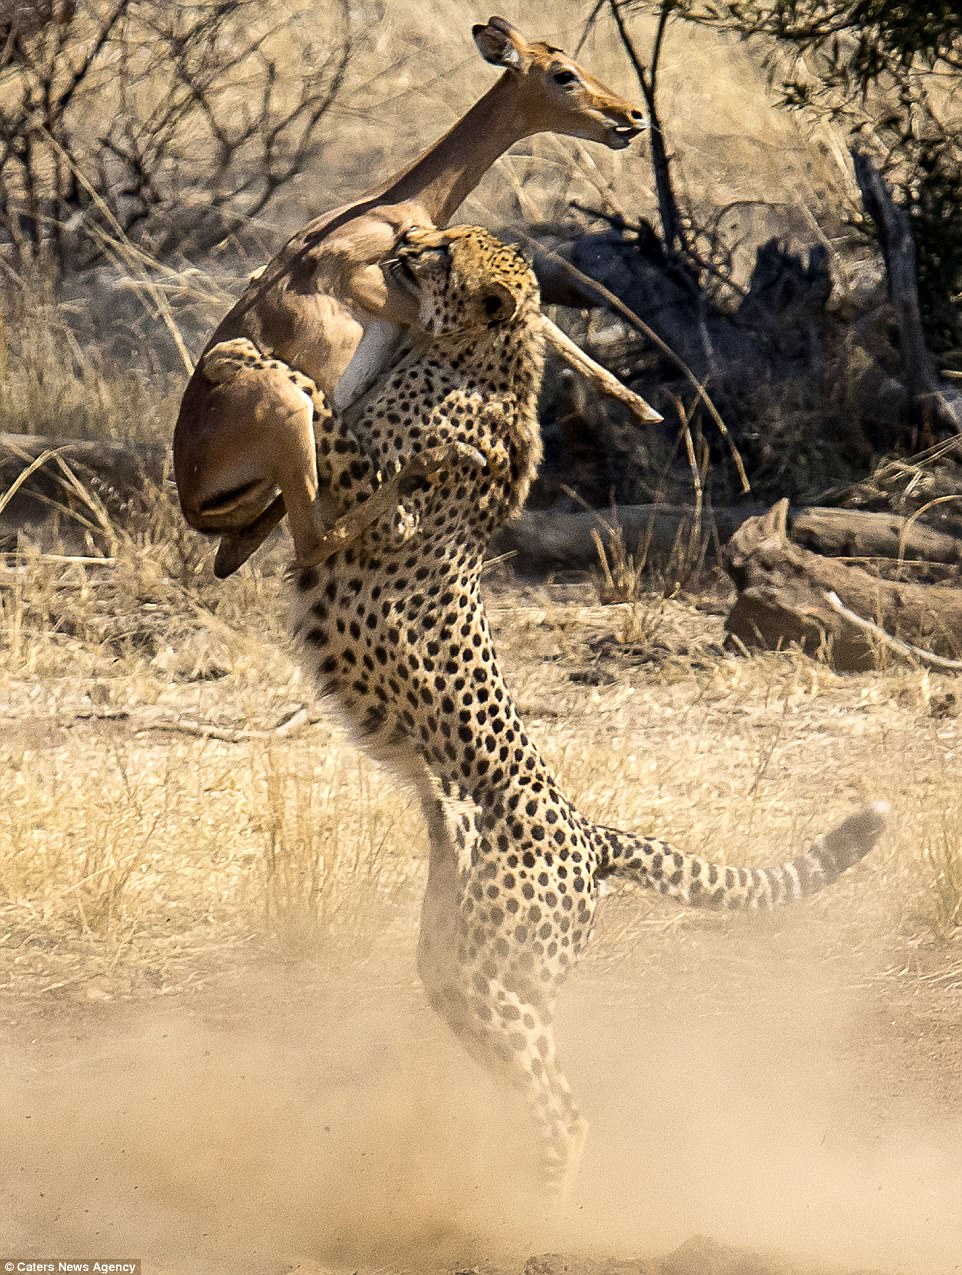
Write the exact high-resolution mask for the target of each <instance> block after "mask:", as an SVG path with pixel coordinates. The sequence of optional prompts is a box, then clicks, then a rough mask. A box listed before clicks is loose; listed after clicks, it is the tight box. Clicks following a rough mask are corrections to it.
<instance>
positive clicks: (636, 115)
mask: <svg viewBox="0 0 962 1275" xmlns="http://www.w3.org/2000/svg"><path fill="white" fill-rule="evenodd" d="M628 114H629V115H630V116H631V118H632V119H633V120H634V121H635V123H636V124H644V122H645V117H644V115H643V114H642V113H641V111H629V112H628Z"/></svg>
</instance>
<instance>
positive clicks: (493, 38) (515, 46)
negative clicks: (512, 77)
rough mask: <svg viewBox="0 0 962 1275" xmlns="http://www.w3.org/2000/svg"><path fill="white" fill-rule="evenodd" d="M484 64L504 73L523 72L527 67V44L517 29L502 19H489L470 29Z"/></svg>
mask: <svg viewBox="0 0 962 1275" xmlns="http://www.w3.org/2000/svg"><path fill="white" fill-rule="evenodd" d="M471 34H472V35H473V36H474V42H475V44H476V45H477V46H478V51H479V52H480V54H481V56H482V57H483V58H484V60H485V62H490V63H491V65H492V66H501V67H504V69H505V70H506V71H523V70H524V69H525V68H526V67H527V65H528V44H527V41H526V40H525V38H524V36H523V35H522V34H521V32H520V31H519V30H518V28H517V27H513V26H512V25H511V23H510V22H507V21H505V19H504V18H497V17H494V18H490V19H489V20H488V21H487V22H482V23H478V24H477V25H476V26H474V27H472V28H471Z"/></svg>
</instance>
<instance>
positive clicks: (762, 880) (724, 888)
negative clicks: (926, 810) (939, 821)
mask: <svg viewBox="0 0 962 1275" xmlns="http://www.w3.org/2000/svg"><path fill="white" fill-rule="evenodd" d="M889 809H890V807H889V803H888V802H887V801H875V802H873V803H872V804H871V805H869V806H865V807H864V808H863V809H862V810H860V811H859V812H858V814H855V815H850V816H849V817H848V819H846V820H845V821H844V822H843V823H840V824H839V825H838V827H837V828H833V829H832V831H831V832H829V833H826V834H825V835H824V836H821V837H818V838H816V840H815V841H813V842H812V844H811V845H810V846H809V847H808V848H807V849H806V850H803V851H802V853H801V854H799V855H797V856H796V857H795V858H794V859H789V860H787V862H785V863H782V864H779V865H778V866H777V867H772V868H732V867H726V866H723V865H721V864H717V863H712V862H710V861H709V860H707V859H701V858H699V857H698V856H697V855H691V854H682V853H681V852H680V851H678V850H675V849H673V848H672V847H671V846H669V845H667V844H666V843H665V842H664V841H656V840H653V839H651V838H648V837H639V836H636V835H634V834H633V833H630V832H619V831H618V830H617V829H614V828H598V829H597V834H598V836H597V841H598V849H599V850H600V851H601V866H600V867H599V869H598V873H597V876H598V877H599V878H601V879H603V878H605V877H608V876H624V877H629V878H631V879H632V880H634V881H637V882H639V883H640V884H641V885H645V886H648V888H649V889H652V890H658V891H660V893H662V894H666V895H669V896H670V897H671V898H674V899H679V900H681V901H682V902H683V903H687V904H690V905H692V906H693V907H703V908H772V907H778V906H780V905H782V904H785V903H794V902H795V901H796V899H800V898H803V897H804V896H805V895H807V894H817V893H818V891H819V890H821V889H823V888H824V887H825V886H827V885H831V884H832V882H833V881H834V880H835V879H836V878H837V877H839V876H840V875H841V874H842V873H843V872H844V871H845V870H846V869H847V868H850V867H852V865H853V864H855V863H858V861H859V860H860V859H862V858H864V857H865V855H867V854H868V852H869V851H870V850H871V849H872V847H873V846H874V845H875V843H876V841H878V839H879V837H880V836H881V835H882V830H883V829H884V827H885V822H886V818H887V816H888V813H889Z"/></svg>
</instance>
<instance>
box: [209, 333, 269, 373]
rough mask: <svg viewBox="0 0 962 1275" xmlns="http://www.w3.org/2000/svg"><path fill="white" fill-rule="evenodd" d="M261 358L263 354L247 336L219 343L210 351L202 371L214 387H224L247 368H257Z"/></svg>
mask: <svg viewBox="0 0 962 1275" xmlns="http://www.w3.org/2000/svg"><path fill="white" fill-rule="evenodd" d="M261 357H262V356H261V352H260V350H258V348H257V346H256V345H255V344H254V342H253V341H249V340H248V339H247V337H246V336H238V337H234V338H233V339H232V340H230V341H218V343H217V344H216V345H215V346H214V347H213V348H212V349H210V350H208V351H207V353H206V354H205V355H204V362H203V364H202V365H201V370H202V371H203V373H204V376H205V377H206V378H207V380H208V381H210V382H211V383H212V384H213V385H223V383H224V382H225V381H230V380H233V378H234V377H235V376H236V375H237V373H238V372H241V371H243V370H244V369H245V368H249V367H255V366H257V364H258V363H259V362H260V360H261Z"/></svg>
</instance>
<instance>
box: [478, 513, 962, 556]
mask: <svg viewBox="0 0 962 1275" xmlns="http://www.w3.org/2000/svg"><path fill="white" fill-rule="evenodd" d="M764 513H765V508H764V507H763V506H760V505H734V506H722V507H720V508H716V509H710V510H703V511H702V513H701V515H700V516H698V515H697V514H696V511H695V510H694V509H692V508H691V507H689V506H685V505H661V504H652V505H619V506H617V507H615V508H612V509H593V510H582V511H579V512H574V513H571V512H566V513H559V512H555V511H551V510H527V511H526V512H525V513H523V514H522V515H521V517H520V518H519V519H518V521H517V522H515V523H513V524H511V525H510V526H508V527H506V528H505V529H504V530H503V531H502V532H501V533H500V535H499V537H498V541H497V549H498V552H500V553H514V554H515V555H516V557H517V559H518V561H519V564H521V565H524V566H526V567H536V566H538V567H555V568H558V567H564V568H569V569H584V568H587V567H591V566H593V565H595V564H596V563H597V551H596V549H595V547H594V542H593V540H592V532H593V531H597V532H599V533H600V534H601V535H602V538H604V536H605V534H606V531H611V530H613V529H619V530H620V534H621V536H622V538H623V540H624V543H625V546H626V548H627V549H628V550H629V551H630V552H631V553H633V554H635V556H636V559H637V556H638V553H639V552H641V553H644V554H646V555H647V557H648V558H650V559H655V560H657V561H660V562H664V561H666V560H668V559H669V558H670V557H671V555H672V554H674V553H677V552H678V551H679V550H680V549H682V548H684V549H687V550H689V551H691V552H700V553H703V554H705V555H706V556H709V557H710V556H712V555H713V554H714V553H715V552H716V551H717V549H718V548H719V547H720V546H722V545H724V544H726V543H727V542H728V541H729V540H730V539H731V537H732V536H733V535H734V534H735V532H736V531H737V530H738V529H739V527H741V526H743V525H744V524H745V523H746V522H747V521H748V520H749V519H752V518H757V517H759V516H760V515H761V514H764ZM787 518H788V529H789V531H790V533H791V537H792V539H793V540H795V541H796V542H798V543H799V544H801V545H803V546H804V547H806V548H809V549H812V550H815V551H816V552H819V553H823V554H827V555H829V556H831V557H852V558H888V559H893V560H898V559H900V558H901V559H905V560H908V561H923V562H927V563H935V564H939V565H942V566H949V567H956V566H960V565H962V538H960V537H958V536H952V535H948V534H946V533H945V532H941V531H934V530H933V529H932V528H931V527H926V526H923V525H922V524H920V523H919V522H909V521H908V520H907V519H905V518H898V517H896V516H894V515H892V514H886V513H871V512H867V511H864V510H855V509H823V508H817V507H809V508H799V509H795V510H790V511H789V512H788V515H787Z"/></svg>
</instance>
